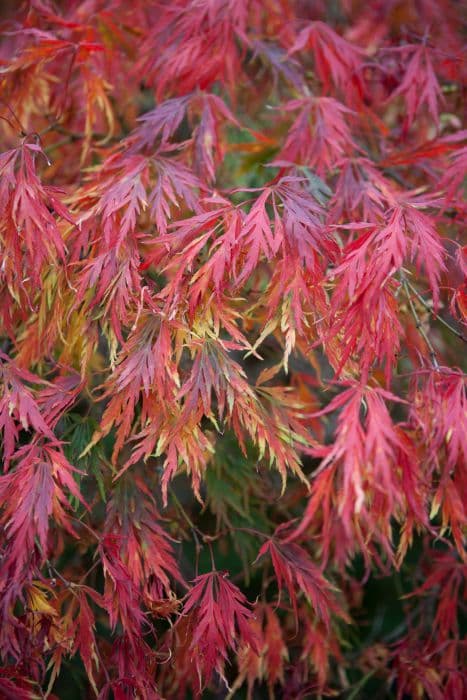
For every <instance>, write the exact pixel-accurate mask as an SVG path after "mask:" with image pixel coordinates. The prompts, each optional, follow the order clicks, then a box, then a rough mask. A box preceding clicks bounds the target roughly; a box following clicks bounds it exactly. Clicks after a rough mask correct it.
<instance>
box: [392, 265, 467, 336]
mask: <svg viewBox="0 0 467 700" xmlns="http://www.w3.org/2000/svg"><path fill="white" fill-rule="evenodd" d="M405 281H406V284H407V286H408V287H409V289H410V290H411V291H412V292H413V293H414V294H415V296H416V297H417V299H418V301H419V302H420V303H421V304H423V306H424V307H425V309H426V310H427V311H429V312H430V313H431V314H432V316H434V317H435V318H436V320H437V321H439V322H440V323H442V324H443V326H445V327H446V328H447V329H448V330H450V331H451V333H454V335H455V336H456V337H457V338H459V339H460V340H463V341H464V343H467V338H466V337H465V335H462V333H461V332H460V331H458V330H456V329H455V328H454V326H451V324H450V323H448V322H447V321H446V320H445V319H444V318H443V317H442V316H440V315H439V314H438V313H436V311H435V310H434V309H433V308H432V307H431V306H430V305H429V304H428V302H427V301H426V300H425V299H424V298H423V297H422V295H421V294H420V292H419V291H418V289H416V288H415V287H414V286H413V284H412V283H411V282H409V280H407V279H406V280H405Z"/></svg>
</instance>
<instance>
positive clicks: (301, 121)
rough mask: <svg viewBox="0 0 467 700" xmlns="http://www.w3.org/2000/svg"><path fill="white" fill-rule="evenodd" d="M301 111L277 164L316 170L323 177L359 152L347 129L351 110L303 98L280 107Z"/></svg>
mask: <svg viewBox="0 0 467 700" xmlns="http://www.w3.org/2000/svg"><path fill="white" fill-rule="evenodd" d="M297 110H300V113H299V115H298V117H297V118H296V119H295V121H294V123H293V125H292V127H291V128H290V130H289V134H288V136H287V138H286V140H285V143H284V146H283V148H282V150H281V151H280V153H279V154H278V156H277V161H273V163H272V164H273V165H274V163H277V164H280V163H281V162H282V161H285V162H287V161H288V162H291V163H297V164H301V165H307V166H308V167H310V168H315V169H316V172H317V174H318V175H320V176H322V175H323V174H325V173H326V172H327V171H329V170H331V169H332V167H334V165H335V164H336V163H337V162H338V161H339V160H340V159H341V158H342V157H343V156H344V155H348V154H351V153H353V152H354V151H358V150H359V149H358V146H357V145H356V143H355V142H354V141H353V139H352V135H351V131H350V129H349V126H348V121H349V115H351V114H352V110H351V109H349V108H348V107H346V106H345V105H344V104H342V103H341V102H339V101H338V100H336V99H334V98H333V97H304V98H301V99H297V100H291V101H290V102H287V103H286V104H285V105H282V106H281V111H286V112H295V111H297Z"/></svg>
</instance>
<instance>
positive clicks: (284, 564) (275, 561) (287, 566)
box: [256, 538, 345, 627]
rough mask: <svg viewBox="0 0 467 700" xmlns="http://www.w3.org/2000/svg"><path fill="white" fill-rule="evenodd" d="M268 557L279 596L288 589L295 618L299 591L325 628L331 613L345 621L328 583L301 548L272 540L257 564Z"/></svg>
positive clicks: (263, 549)
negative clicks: (284, 588) (283, 589)
mask: <svg viewBox="0 0 467 700" xmlns="http://www.w3.org/2000/svg"><path fill="white" fill-rule="evenodd" d="M266 554H269V555H270V557H271V561H272V565H273V567H274V573H275V575H276V579H277V585H278V588H279V593H280V592H281V590H282V587H283V585H285V587H286V589H287V592H288V594H289V598H290V600H291V603H292V605H293V609H294V612H295V616H297V612H298V607H297V589H299V590H300V591H301V592H302V593H303V594H304V595H305V596H306V598H307V600H309V602H310V603H311V605H312V606H313V609H314V611H315V613H316V614H317V616H318V617H319V618H320V619H322V620H323V622H324V624H325V625H326V627H329V624H330V617H331V613H334V614H338V615H341V616H344V617H345V614H344V613H343V611H342V610H341V609H340V608H339V605H338V604H337V602H336V601H335V600H334V598H333V596H332V594H331V586H330V584H329V582H328V581H326V579H325V578H324V576H323V574H322V573H321V571H320V570H319V568H318V567H317V566H315V564H313V562H312V561H311V559H310V557H309V555H308V553H307V552H306V551H305V550H304V549H303V548H302V547H300V545H298V544H296V543H294V542H287V543H286V542H282V541H281V540H280V539H277V538H272V539H270V540H267V541H266V542H265V543H264V544H263V545H262V546H261V548H260V550H259V553H258V557H257V559H256V561H257V560H258V559H259V558H260V557H262V556H264V555H266Z"/></svg>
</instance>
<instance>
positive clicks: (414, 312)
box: [400, 271, 439, 370]
mask: <svg viewBox="0 0 467 700" xmlns="http://www.w3.org/2000/svg"><path fill="white" fill-rule="evenodd" d="M400 276H401V280H402V285H403V287H404V290H405V294H406V296H407V300H408V302H409V306H410V310H411V312H412V316H413V317H414V319H415V326H416V328H417V330H418V332H419V333H420V335H421V336H422V338H423V340H424V341H425V343H426V346H427V348H428V351H429V354H430V359H431V364H432V365H433V367H434V368H435V369H437V370H438V369H439V362H438V359H437V357H436V350H435V348H434V346H433V343H432V342H431V340H430V339H429V337H428V335H427V333H426V331H425V329H424V328H423V325H422V322H421V321H420V316H419V315H418V312H417V309H416V308H415V305H414V303H413V301H412V297H411V296H410V290H409V286H408V283H407V279H406V277H405V274H404V273H403V272H402V271H401V272H400Z"/></svg>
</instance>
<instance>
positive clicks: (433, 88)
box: [391, 45, 444, 128]
mask: <svg viewBox="0 0 467 700" xmlns="http://www.w3.org/2000/svg"><path fill="white" fill-rule="evenodd" d="M396 50H398V51H399V52H401V53H403V55H404V57H406V56H410V58H408V60H407V65H406V71H405V74H404V77H403V79H402V81H401V83H400V85H399V86H398V87H397V88H396V90H394V92H393V93H392V95H391V99H393V98H394V97H397V96H398V95H403V96H404V99H405V102H406V105H407V127H408V128H410V126H411V125H412V123H413V122H414V120H415V118H416V117H417V116H418V114H419V113H420V112H421V111H422V108H423V106H426V107H427V109H428V111H429V113H430V116H431V117H432V119H433V121H434V122H435V124H436V125H437V126H439V108H438V103H439V102H443V101H444V100H443V96H442V92H441V88H440V85H439V83H438V80H437V77H436V73H435V70H434V67H433V61H432V55H433V52H432V51H431V50H430V49H429V48H428V47H427V46H424V45H420V46H404V47H400V48H399V49H396Z"/></svg>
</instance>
